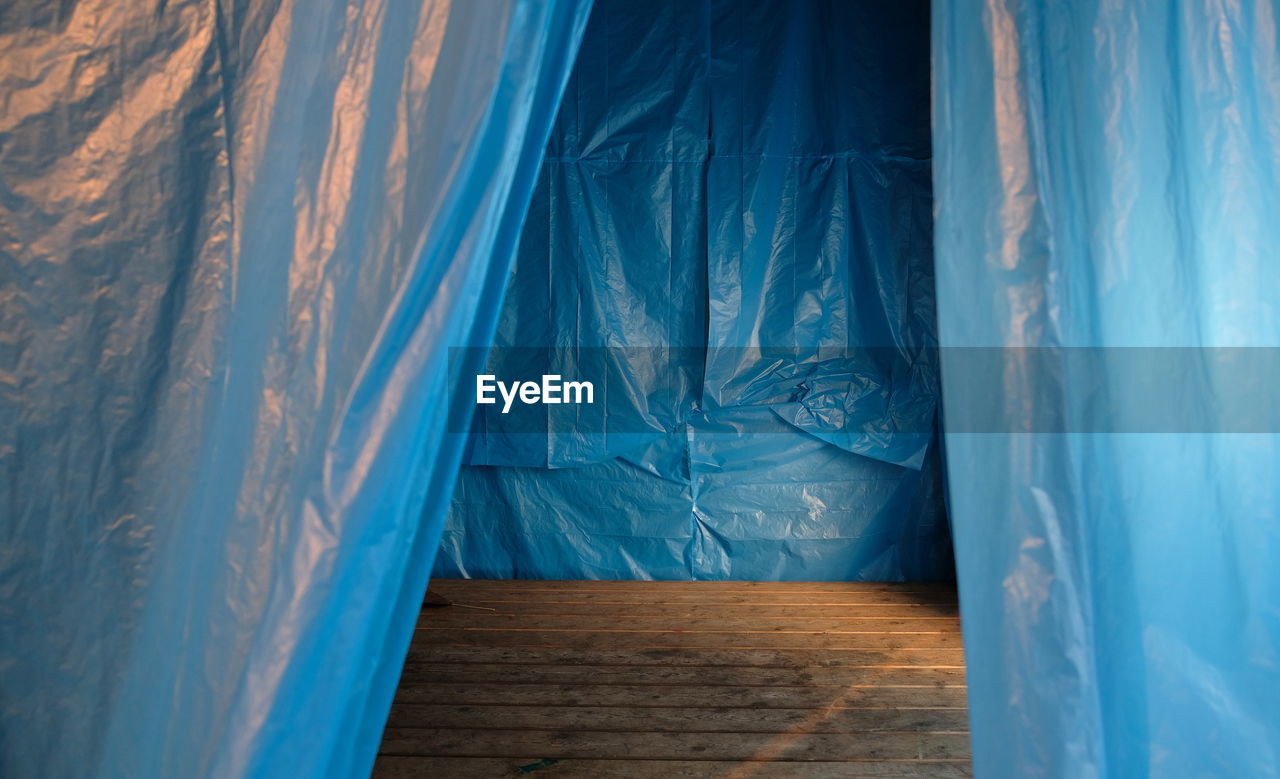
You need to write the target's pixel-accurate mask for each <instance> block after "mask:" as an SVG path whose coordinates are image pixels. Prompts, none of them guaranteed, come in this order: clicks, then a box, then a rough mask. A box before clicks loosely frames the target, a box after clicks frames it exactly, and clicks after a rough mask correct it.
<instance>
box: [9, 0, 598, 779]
mask: <svg viewBox="0 0 1280 779" xmlns="http://www.w3.org/2000/svg"><path fill="white" fill-rule="evenodd" d="M588 10H589V3H588V2H586V1H585V0H584V1H581V2H575V1H574V0H563V1H561V2H557V1H555V0H509V1H507V0H503V1H502V2H457V3H450V2H448V1H447V0H428V1H426V2H420V3H413V4H409V3H400V2H377V1H376V0H375V1H373V2H356V3H349V2H347V1H346V0H342V1H341V2H320V3H291V2H270V0H253V1H251V2H235V3H231V2H225V3H224V2H203V1H201V2H187V1H184V0H176V1H169V2H154V3H152V2H142V3H118V2H108V1H102V2H98V1H96V0H84V1H83V2H79V3H74V4H73V3H53V4H50V3H44V2H19V3H10V4H8V5H7V7H6V8H5V9H4V11H3V12H2V13H0V46H2V47H3V48H4V51H5V67H4V69H3V73H0V104H2V105H3V106H4V108H3V111H0V182H3V183H2V184H0V474H3V476H2V478H0V516H2V521H0V774H4V775H5V776H76V777H79V776H133V777H145V776H208V775H217V776H354V775H364V774H367V773H368V770H369V768H370V765H371V763H372V759H373V754H374V751H375V749H376V746H377V744H378V741H379V738H380V735H381V730H382V725H383V722H384V721H385V717H386V712H387V710H388V708H389V705H390V699H391V695H392V692H393V690H394V687H395V684H396V680H397V677H398V673H399V669H400V664H401V662H402V660H403V656H404V652H405V650H406V648H407V646H408V640H409V636H410V635H411V632H412V630H413V627H414V624H415V622H416V618H417V614H418V609H419V605H420V602H421V596H422V592H423V589H424V588H425V585H426V575H427V572H428V570H429V568H430V565H431V558H432V555H433V554H434V551H435V548H436V545H437V538H438V532H439V528H440V524H441V522H442V519H443V516H442V514H443V508H444V503H445V502H446V500H447V496H448V495H449V493H450V492H451V490H452V486H453V481H454V475H455V472H456V468H457V466H458V463H459V460H460V458H461V444H462V441H461V439H460V438H459V437H457V436H449V435H447V434H446V431H447V427H446V423H445V417H446V397H447V394H446V385H447V382H448V381H449V378H450V377H449V374H448V373H447V370H446V368H447V366H448V360H447V347H450V346H454V345H456V344H459V343H466V342H469V341H472V340H486V339H488V337H489V334H490V332H491V331H492V328H493V326H494V323H495V321H496V315H497V306H496V304H495V302H494V301H496V300H498V299H500V296H501V290H502V285H503V284H505V282H506V277H507V274H508V264H509V260H510V257H511V256H512V254H513V252H514V248H515V242H516V239H517V237H518V235H519V225H520V222H521V221H522V220H523V217H524V214H525V212H526V209H527V205H528V198H529V195H530V193H531V191H532V188H533V184H534V180H535V177H536V173H537V166H538V164H539V160H540V158H541V155H542V151H543V149H544V147H545V143H546V139H547V134H548V132H549V129H550V126H551V122H552V119H553V117H554V114H555V111H556V107H557V106H558V104H559V101H560V95H561V90H562V89H563V86H564V83H565V80H566V79H567V77H568V73H569V70H570V67H571V65H572V62H573V58H574V54H575V51H576V45H577V41H578V40H579V39H580V36H581V33H582V30H583V28H584V27H585V23H586V16H587V13H588ZM463 367H465V366H459V370H461V369H462V368H463ZM472 367H475V366H472ZM454 378H455V379H456V375H455V376H454ZM467 411H468V412H469V411H470V407H468V408H467Z"/></svg>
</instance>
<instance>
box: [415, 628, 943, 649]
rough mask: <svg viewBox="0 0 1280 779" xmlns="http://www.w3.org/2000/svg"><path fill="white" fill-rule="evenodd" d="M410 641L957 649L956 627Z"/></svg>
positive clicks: (433, 635)
mask: <svg viewBox="0 0 1280 779" xmlns="http://www.w3.org/2000/svg"><path fill="white" fill-rule="evenodd" d="M417 634H418V635H417V636H416V638H415V640H417V641H420V642H422V644H424V645H428V646H429V645H436V646H528V647H538V646H542V647H578V648H582V649H604V648H613V647H653V648H663V647H673V648H674V647H686V648H698V647H706V648H715V649H886V650H887V649H902V648H914V649H945V648H948V647H954V648H959V647H960V645H961V641H960V635H959V633H957V632H934V631H916V632H908V631H901V632H894V633H880V632H875V631H867V632H864V633H824V632H820V631H788V632H784V631H761V632H758V633H748V632H745V631H734V632H727V631H719V632H717V631H700V632H693V631H684V632H678V631H664V630H628V629H625V628H618V629H615V630H502V629H486V628H478V627H477V628H467V629H454V628H440V629H436V628H429V627H428V628H419V629H418V630H417Z"/></svg>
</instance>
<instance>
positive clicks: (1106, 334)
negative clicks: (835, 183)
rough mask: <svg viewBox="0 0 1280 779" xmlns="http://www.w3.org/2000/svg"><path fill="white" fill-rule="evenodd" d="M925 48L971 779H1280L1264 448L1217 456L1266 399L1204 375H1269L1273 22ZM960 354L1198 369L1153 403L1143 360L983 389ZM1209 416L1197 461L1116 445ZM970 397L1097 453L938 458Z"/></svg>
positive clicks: (1273, 309)
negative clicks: (1161, 413)
mask: <svg viewBox="0 0 1280 779" xmlns="http://www.w3.org/2000/svg"><path fill="white" fill-rule="evenodd" d="M933 29H934V35H933V44H934V46H933V48H934V55H933V56H934V62H935V77H936V104H935V112H934V113H935V123H936V124H935V127H934V139H935V153H936V162H935V164H936V169H935V186H936V196H937V200H938V212H937V227H936V230H937V263H938V301H939V306H938V308H939V317H940V322H939V324H940V332H941V336H942V345H943V366H942V367H943V378H944V390H945V392H944V405H945V412H946V418H947V428H948V435H947V454H948V465H949V470H948V472H949V495H950V499H951V504H950V505H951V509H952V517H953V525H954V530H955V535H956V552H957V558H958V560H957V564H958V571H959V579H960V595H961V605H962V608H963V614H964V632H965V654H966V658H967V661H968V667H969V671H968V682H969V704H970V709H971V712H970V721H971V726H972V732H973V740H974V761H975V769H976V773H977V775H979V776H986V777H1028V776H1053V777H1097V776H1102V777H1133V776H1156V777H1227V776H1239V777H1244V776H1249V777H1263V776H1277V771H1278V770H1280V769H1278V768H1277V766H1280V695H1277V692H1280V522H1277V516H1278V515H1280V478H1278V475H1280V437H1277V436H1276V435H1275V434H1274V428H1270V429H1268V428H1267V427H1265V426H1259V427H1258V428H1257V430H1256V432H1253V433H1249V432H1247V431H1244V432H1240V431H1237V432H1234V433H1231V434H1227V433H1225V432H1216V433H1215V432H1213V430H1214V429H1218V430H1222V429H1225V428H1214V426H1213V423H1214V421H1215V418H1216V417H1217V415H1218V414H1219V412H1220V411H1222V410H1223V408H1224V407H1225V406H1226V405H1227V404H1225V403H1223V401H1225V400H1226V399H1228V398H1230V397H1233V396H1234V395H1235V394H1236V393H1239V392H1255V391H1256V388H1252V387H1247V386H1241V385H1240V384H1239V383H1238V382H1237V381H1236V380H1235V377H1237V376H1239V375H1241V373H1240V371H1239V370H1238V369H1229V367H1228V366H1227V363H1226V362H1224V361H1223V360H1221V359H1219V357H1218V355H1217V353H1216V352H1213V351H1211V350H1214V349H1217V348H1218V347H1277V346H1280V270H1278V268H1277V247H1280V219H1277V214H1280V185H1278V184H1277V182H1280V78H1278V77H1277V74H1280V45H1278V38H1280V19H1278V18H1277V9H1276V5H1275V3H1273V2H1269V0H1244V1H1243V2H1235V3H1219V2H1210V1H1209V0H1189V1H1187V2H1177V3H1170V2H1129V3H1108V2H1088V1H1086V0H1077V1H1075V2H1063V3H1038V2H1023V1H1020V0H996V1H994V2H987V3H984V4H982V6H981V8H976V7H975V6H974V4H972V3H968V2H960V1H959V0H942V1H941V2H938V3H935V6H934V21H933ZM956 347H1036V348H1050V349H1057V348H1058V347H1068V348H1071V349H1074V350H1080V349H1084V350H1093V353H1094V354H1095V355H1096V354H1097V353H1103V357H1104V358H1105V357H1107V355H1108V354H1109V352H1107V350H1112V349H1116V348H1118V347H1134V348H1142V349H1146V350H1148V351H1149V350H1152V349H1158V348H1161V347H1192V348H1190V349H1184V350H1180V351H1179V352H1176V354H1177V355H1179V356H1178V357H1177V358H1176V359H1178V360H1180V361H1183V363H1182V365H1181V366H1179V370H1178V371H1177V372H1175V373H1171V374H1170V378H1169V380H1168V381H1167V382H1164V383H1163V385H1159V384H1157V385H1155V386H1144V387H1140V388H1139V387H1138V386H1137V385H1136V384H1135V383H1134V382H1132V381H1126V380H1125V377H1126V376H1132V375H1133V372H1132V371H1130V370H1127V369H1125V366H1126V365H1127V363H1128V358H1131V357H1133V356H1134V355H1139V356H1140V355H1141V354H1142V353H1141V352H1134V351H1126V352H1125V353H1124V356H1126V360H1124V361H1121V362H1117V361H1115V360H1109V359H1100V360H1094V362H1095V364H1098V365H1104V364H1110V366H1111V367H1112V368H1116V369H1117V370H1105V371H1103V370H1099V371H1092V372H1088V373H1080V372H1073V371H1071V370H1070V363H1069V362H1065V363H1064V364H1063V365H1062V366H1060V369H1059V370H1056V371H1051V370H1032V371H1028V370H1027V369H1026V364H1025V363H1022V362H1020V354H1019V353H1017V352H1011V353H1010V358H1011V359H1010V361H1009V363H1008V366H1009V368H1010V369H1009V370H1007V371H1005V372H1003V373H1002V374H1000V375H997V376H994V377H991V376H988V377H981V376H978V375H976V374H974V373H973V372H971V371H970V370H969V369H968V368H967V366H966V365H965V363H964V360H965V358H966V353H965V352H964V351H962V350H957V349H956ZM1059 353H1063V352H1059ZM1157 354H1158V359H1159V360H1165V359H1166V357H1165V356H1164V355H1166V354H1167V352H1159V353H1157ZM1201 387H1207V388H1208V390H1207V391H1205V392H1204V394H1203V395H1202V396H1201V397H1203V398H1205V399H1206V400H1207V401H1208V402H1207V403H1206V404H1204V410H1203V412H1202V413H1203V418H1202V419H1200V420H1193V421H1194V422H1196V423H1204V424H1202V425H1201V426H1202V427H1204V429H1205V430H1206V432H1203V433H1198V434H1192V433H1187V432H1169V431H1165V432H1161V431H1160V430H1152V431H1150V432H1146V433H1140V432H1128V433H1120V432H1111V431H1113V430H1117V429H1123V428H1125V427H1126V423H1127V416H1128V412H1127V411H1126V409H1128V410H1136V409H1141V408H1144V407H1147V406H1150V405H1151V404H1153V403H1156V404H1160V403H1162V402H1163V401H1162V400H1160V399H1159V397H1158V396H1156V395H1153V394H1152V393H1153V391H1154V392H1157V393H1158V392H1162V391H1168V392H1170V393H1171V394H1173V395H1179V396H1180V395H1182V394H1183V393H1196V392H1200V390H1199V389H1197V388H1201ZM1264 390H1265V388H1264ZM1267 394H1270V396H1271V397H1273V398H1274V394H1275V387H1274V385H1272V386H1271V387H1270V391H1269V393H1267ZM978 396H985V397H988V398H995V399H996V400H997V402H999V403H1000V404H1002V405H1003V407H1004V409H1005V410H1007V411H1009V412H1010V415H1011V416H1013V417H1016V416H1018V415H1019V414H1022V413H1023V412H1024V411H1025V410H1026V409H1035V408H1036V407H1037V406H1044V405H1046V404H1060V405H1061V406H1062V407H1063V408H1089V409H1091V411H1092V413H1093V415H1094V426H1093V427H1092V428H1091V431H1088V432H1082V431H1081V430H1079V429H1077V428H1075V427H1074V426H1072V425H1069V424H1068V425H1066V426H1064V427H1061V428H1059V429H1037V430H1032V431H1029V432H1017V433H1012V434H999V432H998V431H996V430H988V431H985V432H983V431H971V432H968V433H965V434H953V433H952V432H950V431H951V430H952V427H953V425H952V421H953V420H955V422H956V426H957V427H958V426H960V424H961V423H962V422H963V421H964V420H962V419H961V415H962V413H963V411H964V410H965V409H967V408H969V407H970V406H971V404H972V403H973V402H974V401H975V399H978V400H980V398H979V397H978ZM1220 403H1222V404H1223V406H1222V407H1220V406H1219V404H1220ZM1268 411H1269V409H1259V417H1260V418H1261V417H1263V416H1264V415H1265V413H1266V412H1268ZM1067 421H1068V422H1070V420H1069V419H1068V420H1067ZM1175 421H1177V420H1175ZM1099 425H1100V426H1099Z"/></svg>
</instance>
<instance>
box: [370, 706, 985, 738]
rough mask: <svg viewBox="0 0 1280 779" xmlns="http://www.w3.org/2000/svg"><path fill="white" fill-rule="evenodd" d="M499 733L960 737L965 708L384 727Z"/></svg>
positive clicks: (618, 710)
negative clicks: (800, 730) (935, 734)
mask: <svg viewBox="0 0 1280 779" xmlns="http://www.w3.org/2000/svg"><path fill="white" fill-rule="evenodd" d="M446 725H447V726H448V727H456V728H466V729H472V730H474V729H485V728H494V729H498V730H520V729H525V730H547V729H552V730H571V731H573V730H600V731H624V732H646V733H648V732H669V733H698V732H712V733H714V732H725V731H727V732H731V733H782V732H785V731H789V730H791V729H792V728H797V727H803V728H804V729H805V731H806V732H809V733H868V732H875V731H886V732H897V731H916V732H930V733H932V732H939V733H964V732H967V731H968V718H967V714H966V712H965V711H964V709H830V710H822V711H820V712H818V713H816V714H815V712H814V710H813V709H809V708H803V709H760V710H753V709H741V708H714V707H698V708H693V707H685V708H664V707H646V708H634V707H630V706H573V707H566V708H558V709H556V710H554V711H553V712H549V711H548V710H547V709H546V708H545V707H542V706H471V705H465V704H459V705H451V704H423V703H397V704H395V705H394V706H392V707H391V716H390V719H388V721H387V726H388V727H395V728H437V727H445V726H446Z"/></svg>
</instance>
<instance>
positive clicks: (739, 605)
mask: <svg viewBox="0 0 1280 779" xmlns="http://www.w3.org/2000/svg"><path fill="white" fill-rule="evenodd" d="M795 600H802V598H796V599H795ZM467 603H468V604H470V607H469V606H467V605H461V606H459V607H457V608H453V609H441V608H427V609H423V616H427V617H432V618H444V617H451V616H458V617H460V618H465V617H466V616H467V615H469V614H472V612H475V611H479V612H481V613H490V614H504V615H510V616H516V615H530V616H535V615H537V616H543V615H570V614H580V615H583V616H588V617H615V616H616V617H627V618H630V617H674V618H677V619H686V618H699V617H716V618H724V617H728V618H733V617H739V618H741V617H757V616H758V617H761V618H765V619H808V618H810V617H825V618H829V619H866V618H880V617H889V618H902V617H907V618H915V619H919V618H952V619H954V618H956V617H958V616H959V614H960V612H959V609H957V608H956V605H955V603H951V602H941V603H895V602H884V603H839V604H831V603H822V604H813V603H759V602H751V601H743V602H736V603H720V602H713V603H700V602H692V603H679V602H676V603H670V602H664V603H655V602H653V601H646V600H641V599H639V598H637V599H635V600H631V601H610V600H604V601H563V600H547V601H530V600H526V601H513V600H480V599H477V598H469V599H468V600H467ZM477 616H478V615H477Z"/></svg>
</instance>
